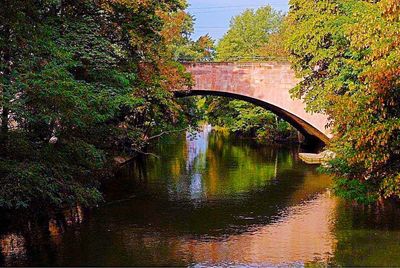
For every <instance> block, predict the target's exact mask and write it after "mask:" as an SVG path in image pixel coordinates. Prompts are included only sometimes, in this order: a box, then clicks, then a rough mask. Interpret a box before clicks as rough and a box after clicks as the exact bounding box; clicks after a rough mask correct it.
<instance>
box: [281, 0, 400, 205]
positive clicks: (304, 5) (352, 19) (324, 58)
mask: <svg viewBox="0 0 400 268" xmlns="http://www.w3.org/2000/svg"><path fill="white" fill-rule="evenodd" d="M399 10H400V3H398V1H397V0H382V1H373V2H371V1H355V0H354V1H343V0H336V1H327V0H321V1H318V2H317V3H315V2H310V1H307V0H292V1H290V12H289V18H288V25H287V29H288V31H289V38H288V40H287V46H288V50H289V52H290V54H291V59H292V62H293V65H294V67H295V68H296V70H297V72H298V74H299V75H300V76H302V77H304V79H303V81H302V82H301V83H300V84H299V85H298V86H297V87H296V88H295V89H294V90H293V94H294V95H295V96H297V97H302V98H303V99H304V100H305V102H306V103H307V104H308V109H309V110H311V111H323V112H326V113H327V114H328V115H329V116H330V117H331V122H332V123H331V124H332V129H333V134H334V139H333V140H332V142H331V144H329V147H330V149H331V150H333V151H335V152H336V154H337V157H336V159H334V160H333V161H332V162H331V165H330V167H329V169H328V171H329V172H331V173H332V174H334V176H335V178H336V180H335V182H336V183H335V191H336V193H337V194H338V195H340V196H342V197H345V198H349V199H353V200H357V201H359V202H364V203H369V202H374V201H376V200H378V199H379V198H392V199H393V198H394V199H398V198H399V197H400V105H399V99H400V46H399V44H400V35H399V31H400V12H399Z"/></svg>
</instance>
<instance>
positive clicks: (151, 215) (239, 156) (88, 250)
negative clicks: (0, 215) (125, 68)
mask: <svg viewBox="0 0 400 268" xmlns="http://www.w3.org/2000/svg"><path fill="white" fill-rule="evenodd" d="M298 150H299V149H298V148H293V147H289V148H285V147H271V146H262V145H259V144H257V143H255V142H253V141H252V140H244V139H237V138H232V137H230V136H229V135H226V134H223V133H216V132H210V129H208V128H205V129H204V130H203V131H202V132H200V133H197V134H196V135H190V134H186V135H181V136H174V137H168V138H165V139H163V140H161V141H160V142H159V143H158V144H157V145H155V146H154V148H152V151H154V152H155V153H157V154H158V155H159V157H160V158H142V159H137V160H136V161H134V162H132V163H131V165H130V166H127V167H126V168H124V169H123V170H121V172H120V174H119V176H118V177H117V178H116V179H115V180H112V181H109V182H108V183H107V185H105V186H104V191H105V198H106V200H107V201H106V203H105V204H103V205H102V206H101V207H99V208H98V209H94V210H87V211H85V210H82V209H81V208H79V207H77V208H75V209H73V210H69V211H65V212H64V213H60V215H55V216H54V217H51V218H50V219H43V220H41V221H31V222H30V221H29V222H26V221H25V222H19V223H15V221H14V222H13V221H10V222H6V221H3V222H2V223H0V246H1V254H0V264H1V265H7V266H10V265H63V266H68V265H73V266H80V265H96V266H113V265H119V266H121V265H122V266H124V265H126V266H171V265H174V266H181V265H184V266H186V265H200V266H202V265H225V266H228V265H254V266H258V265H282V264H294V265H302V264H307V263H322V264H331V265H346V266H349V265H381V266H382V265H396V264H399V261H400V260H399V257H398V254H397V252H398V250H399V249H400V245H399V244H398V243H397V241H399V238H400V223H399V220H398V219H399V215H400V213H399V210H398V208H396V207H390V206H389V207H381V208H373V207H370V208H365V207H361V206H356V205H352V204H348V203H345V202H343V201H340V200H337V199H336V198H333V197H331V195H330V193H329V190H328V188H329V186H330V184H331V180H330V178H329V177H327V176H325V175H321V174H318V173H317V172H316V170H315V167H313V166H308V165H305V164H303V163H301V162H300V161H299V159H298V157H297V154H298Z"/></svg>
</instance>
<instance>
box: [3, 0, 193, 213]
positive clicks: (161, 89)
mask: <svg viewBox="0 0 400 268" xmlns="http://www.w3.org/2000/svg"><path fill="white" fill-rule="evenodd" d="M185 8H186V2H185V1H182V0H168V1H167V0H165V1H150V0H140V1H139V0H101V1H84V0H73V1H64V0H40V1H33V0H27V1H25V0H24V1H22V0H3V1H2V2H1V8H0V58H1V60H0V114H1V119H0V124H1V131H0V207H1V208H10V209H19V208H36V209H37V208H40V209H42V208H47V207H64V206H68V205H74V204H76V203H80V204H81V205H93V204H96V203H98V202H99V201H100V200H101V198H102V197H101V193H100V192H99V190H98V186H99V181H98V178H99V177H104V176H106V175H107V174H108V173H109V170H110V164H111V163H112V159H113V157H114V156H115V154H118V155H120V154H124V155H127V156H131V155H134V154H135V153H137V152H140V151H141V150H142V149H143V147H144V146H145V145H146V144H147V143H148V141H149V140H151V139H152V137H153V136H157V134H159V133H161V132H165V131H168V130H170V129H173V128H176V127H179V128H182V127H185V126H186V125H187V123H188V120H187V119H186V118H185V116H184V113H183V112H182V110H183V108H182V106H181V105H180V104H179V103H178V102H176V101H175V99H174V98H173V94H172V92H171V89H173V88H176V87H181V86H182V85H188V84H189V83H190V77H189V75H188V74H186V73H185V70H184V68H183V66H182V65H180V64H179V63H178V62H176V61H175V60H174V49H173V47H174V44H176V43H179V42H181V40H182V39H183V38H184V37H185V35H186V34H187V24H188V21H189V20H190V17H189V16H188V15H187V14H186V12H185V11H184V9H185Z"/></svg>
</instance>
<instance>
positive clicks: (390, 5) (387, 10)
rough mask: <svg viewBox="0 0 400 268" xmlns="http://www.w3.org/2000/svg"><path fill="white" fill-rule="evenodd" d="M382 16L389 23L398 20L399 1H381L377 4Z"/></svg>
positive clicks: (399, 18)
mask: <svg viewBox="0 0 400 268" xmlns="http://www.w3.org/2000/svg"><path fill="white" fill-rule="evenodd" d="M379 5H380V7H381V9H382V10H383V14H384V15H385V16H386V17H387V18H388V19H389V20H391V21H399V20H400V1H399V0H382V1H381V2H380V3H379Z"/></svg>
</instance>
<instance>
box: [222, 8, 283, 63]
mask: <svg viewBox="0 0 400 268" xmlns="http://www.w3.org/2000/svg"><path fill="white" fill-rule="evenodd" d="M282 20H283V15H282V13H280V12H278V11H275V10H274V9H273V8H272V7H271V6H269V5H267V6H264V7H261V8H259V9H257V10H253V9H248V10H246V11H244V12H243V13H242V14H240V15H238V16H236V17H234V18H233V19H232V20H231V24H230V28H229V30H228V32H227V33H226V34H225V35H224V36H223V37H222V39H221V40H220V41H219V42H218V45H217V48H216V50H217V60H219V61H231V60H234V61H237V60H253V59H254V58H257V57H259V56H263V57H265V56H273V55H272V53H271V52H269V53H268V54H266V55H260V51H259V50H260V48H262V47H264V46H265V45H266V44H268V43H269V41H270V39H271V36H272V35H275V34H277V33H278V32H279V31H280V28H281V26H282Z"/></svg>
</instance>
